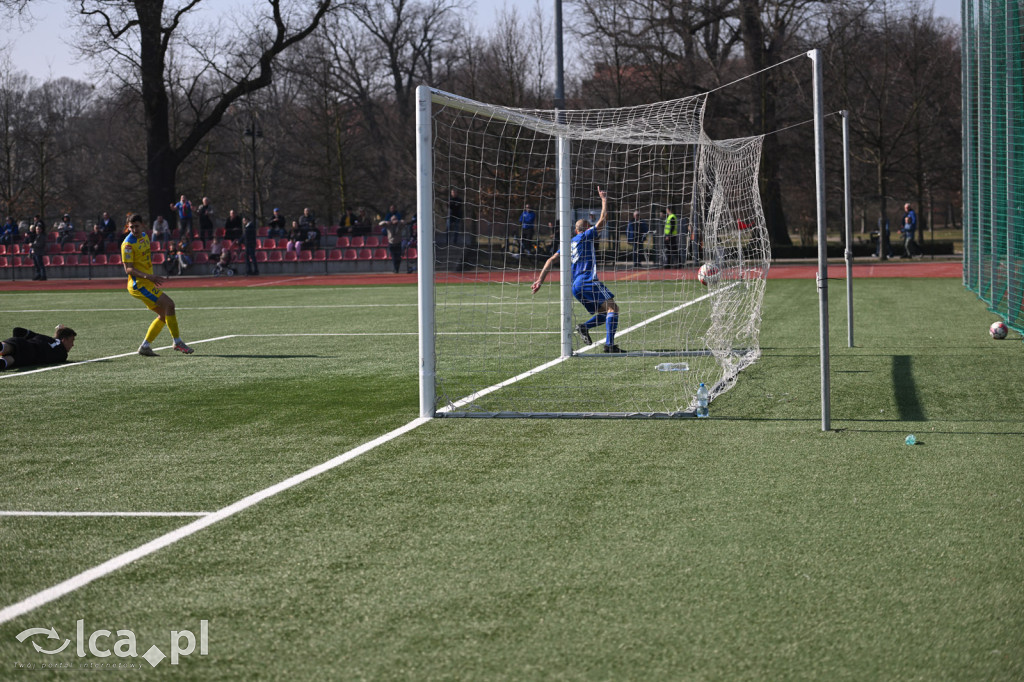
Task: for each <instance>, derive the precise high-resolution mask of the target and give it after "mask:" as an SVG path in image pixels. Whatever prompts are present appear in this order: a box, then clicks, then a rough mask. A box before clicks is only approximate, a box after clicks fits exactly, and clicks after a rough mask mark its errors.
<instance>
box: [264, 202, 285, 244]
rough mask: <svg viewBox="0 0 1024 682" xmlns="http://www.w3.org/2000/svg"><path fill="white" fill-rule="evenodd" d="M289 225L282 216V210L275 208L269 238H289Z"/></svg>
mask: <svg viewBox="0 0 1024 682" xmlns="http://www.w3.org/2000/svg"><path fill="white" fill-rule="evenodd" d="M287 224H288V223H286V222H285V221H284V216H283V215H282V214H281V209H279V208H275V209H274V215H273V216H271V218H270V230H269V232H268V233H267V236H268V237H271V238H273V239H284V238H285V237H287V236H288V229H287V227H286V225H287Z"/></svg>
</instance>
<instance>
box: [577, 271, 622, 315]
mask: <svg viewBox="0 0 1024 682" xmlns="http://www.w3.org/2000/svg"><path fill="white" fill-rule="evenodd" d="M572 295H573V296H575V297H576V300H577V301H579V302H580V303H582V304H583V307H584V308H586V309H587V312H589V313H596V312H597V309H598V308H600V307H601V304H602V303H604V302H605V301H610V300H611V299H613V298H615V294H613V293H612V292H610V291H608V287H606V286H605V285H604V284H602V283H601V280H598V279H593V278H591V277H577V278H576V279H574V280H573V281H572Z"/></svg>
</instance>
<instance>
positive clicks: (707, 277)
mask: <svg viewBox="0 0 1024 682" xmlns="http://www.w3.org/2000/svg"><path fill="white" fill-rule="evenodd" d="M697 279H698V280H700V283H701V284H703V285H704V286H707V285H708V284H711V283H712V282H714V281H715V280H717V279H718V266H717V265H715V264H714V263H705V264H704V265H702V266H700V270H698V271H697Z"/></svg>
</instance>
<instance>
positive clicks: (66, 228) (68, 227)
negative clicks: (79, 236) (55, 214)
mask: <svg viewBox="0 0 1024 682" xmlns="http://www.w3.org/2000/svg"><path fill="white" fill-rule="evenodd" d="M74 238H75V225H74V223H72V222H71V215H70V214H68V213H65V214H64V215H63V216H61V219H60V222H59V223H57V243H58V244H60V245H61V246H64V245H65V244H67V243H68V242H69V241H71V240H72V239H74Z"/></svg>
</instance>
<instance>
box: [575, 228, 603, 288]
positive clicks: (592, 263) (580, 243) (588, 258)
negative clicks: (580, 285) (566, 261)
mask: <svg viewBox="0 0 1024 682" xmlns="http://www.w3.org/2000/svg"><path fill="white" fill-rule="evenodd" d="M596 235H597V229H596V228H594V227H591V228H589V229H587V230H584V231H583V232H580V233H579V234H577V235H574V236H573V238H572V242H571V244H570V248H571V249H572V253H571V255H572V279H573V281H576V280H577V279H579V278H580V277H586V278H588V279H596V278H597V256H596V254H595V253H594V237H595V236H596Z"/></svg>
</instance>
